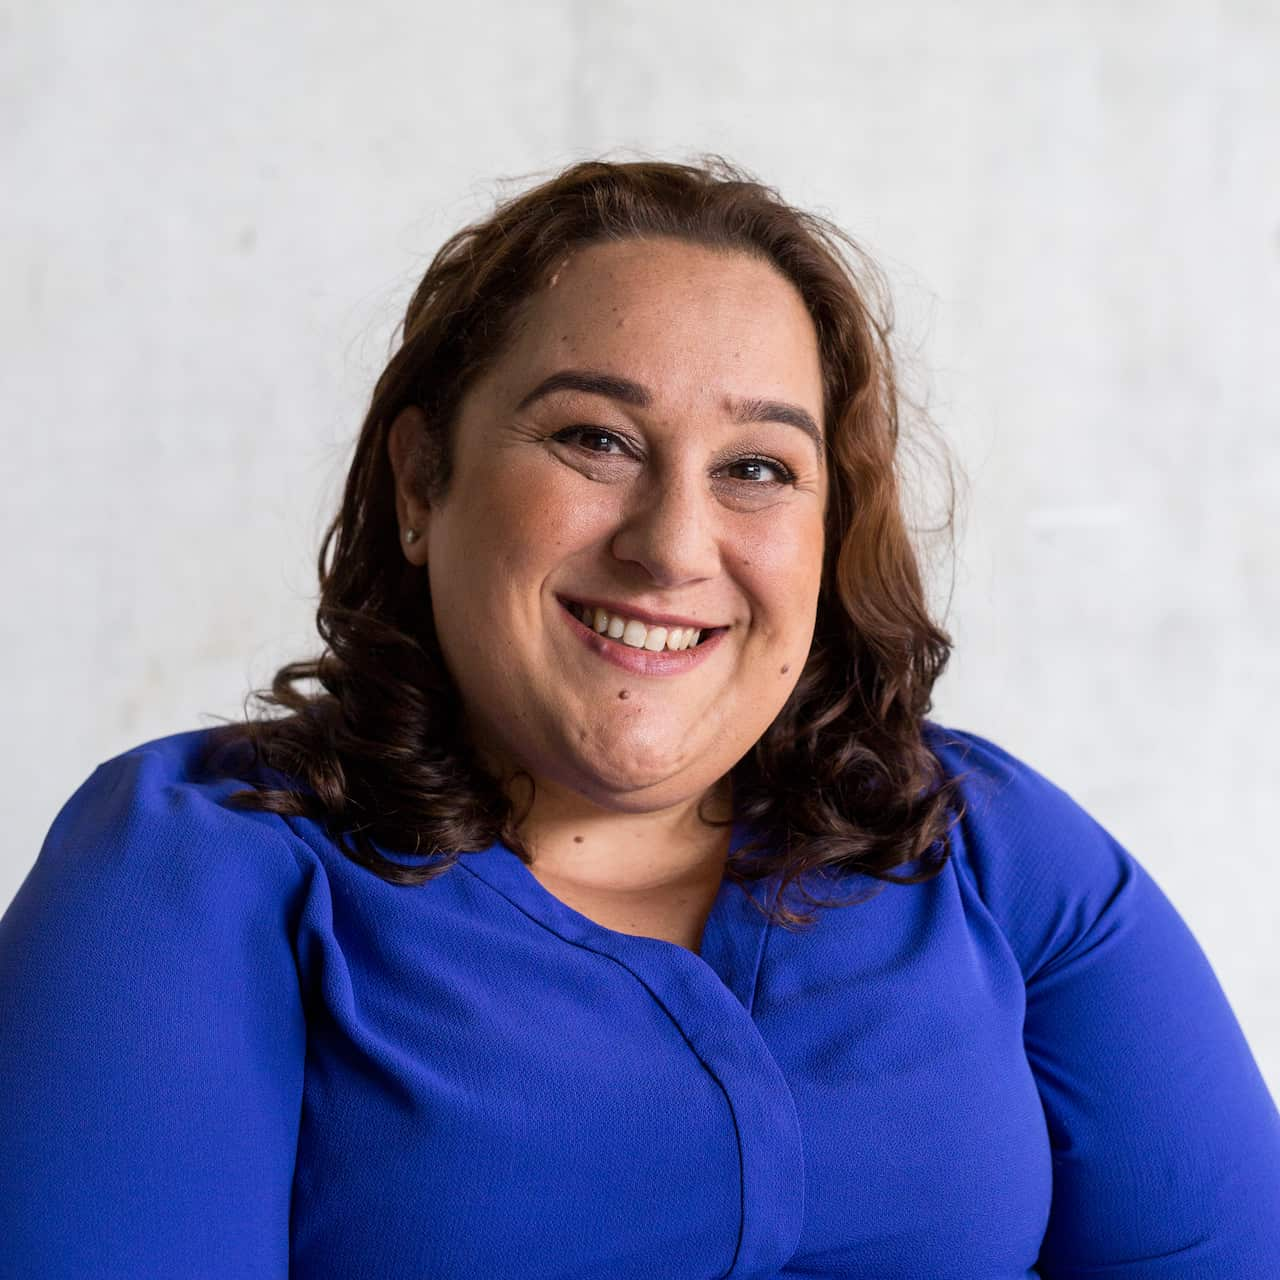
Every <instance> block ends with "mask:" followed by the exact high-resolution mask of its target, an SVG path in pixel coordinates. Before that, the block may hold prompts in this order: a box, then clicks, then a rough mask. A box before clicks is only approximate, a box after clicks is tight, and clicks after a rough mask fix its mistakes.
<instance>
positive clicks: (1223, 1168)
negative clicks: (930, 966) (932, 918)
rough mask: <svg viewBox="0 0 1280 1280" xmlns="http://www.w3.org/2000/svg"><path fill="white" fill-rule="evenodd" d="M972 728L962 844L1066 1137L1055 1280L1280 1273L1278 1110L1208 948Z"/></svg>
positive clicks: (1053, 1134) (1238, 1278) (961, 762)
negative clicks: (1012, 955) (1018, 985)
mask: <svg viewBox="0 0 1280 1280" xmlns="http://www.w3.org/2000/svg"><path fill="white" fill-rule="evenodd" d="M965 736H966V737H967V738H968V743H969V747H968V750H967V752H966V753H958V754H957V755H956V756H955V764H956V766H957V767H959V768H961V769H964V768H968V769H970V770H974V771H975V783H976V784H977V785H976V786H975V787H974V790H973V795H974V798H975V805H974V809H973V812H972V813H971V815H970V816H969V817H967V818H966V820H965V824H964V829H965V843H966V846H967V853H966V857H967V859H968V861H969V862H970V863H971V865H972V866H973V868H974V869H975V872H976V876H977V879H978V880H979V881H980V886H979V887H980V891H981V893H982V895H983V898H984V900H985V901H986V902H987V905H988V906H989V908H990V909H991V910H992V912H993V914H994V915H995V916H996V917H997V919H999V920H1000V921H1001V924H1002V927H1003V928H1004V932H1005V935H1006V937H1007V939H1008V940H1009V943H1010V945H1011V947H1013V949H1014V951H1015V952H1016V954H1017V956H1018V961H1019V965H1020V967H1021V969H1022V972H1023V977H1024V980H1025V985H1026V1022H1025V1026H1024V1036H1023V1038H1024V1044H1025V1048H1026V1054H1027V1059H1028V1061H1029V1062H1030V1064H1031V1067H1032V1070H1033V1072H1034V1074H1035V1079H1036V1082H1037V1086H1038V1089H1039V1093H1040V1098H1041V1102H1042V1104H1043V1106H1044V1112H1045V1118H1046V1121H1047V1125H1048V1130H1049V1136H1050V1142H1051V1147H1052V1159H1053V1199H1052V1206H1051V1212H1050V1217H1049V1223H1048V1228H1047V1231H1046V1233H1045V1236H1044V1241H1043V1245H1042V1251H1041V1255H1040V1261H1039V1268H1040V1271H1041V1274H1042V1275H1044V1276H1045V1277H1046V1278H1047V1280H1157V1277H1158V1278H1159V1280H1193V1278H1194V1280H1205V1278H1207V1277H1212V1280H1259V1278H1260V1277H1263V1276H1275V1275H1280V1113H1277V1110H1276V1105H1275V1102H1274V1101H1273V1100H1272V1098H1271V1096H1270V1094H1269V1093H1268V1091H1267V1088H1266V1085H1265V1083H1264V1081H1263V1079H1262V1076H1261V1073H1260V1072H1259V1070H1258V1067H1257V1064H1256V1063H1255V1061H1254V1059H1253V1055H1252V1054H1251V1052H1250V1050H1249V1046H1248V1044H1247V1043H1246V1041H1245V1037H1244V1035H1243V1033H1242V1031H1241V1029H1240V1025H1239V1023H1238V1022H1237V1020H1236V1017H1235V1015H1234V1013H1233V1012H1232V1010H1231V1007H1230V1005H1229V1004H1228V1002H1227V999H1226V996H1225V995H1224V993H1223V991H1222V988H1221V986H1220V985H1219V983H1218V980H1217V978H1216V977H1215V975H1214V973H1213V970H1212V968H1211V967H1210V965H1209V962H1208V960H1207V959H1206V957H1205V955H1204V953H1203V951H1202V950H1201V948H1200V946H1199V945H1198V943H1197V942H1196V940H1195V938H1194V937H1193V936H1192V934H1191V931H1190V930H1189V929H1188V927H1187V925H1186V924H1185V923H1184V921H1183V920H1182V918H1181V917H1180V916H1179V915H1178V913H1177V911H1176V910H1175V909H1174V907H1173V906H1172V905H1171V903H1170V902H1169V900H1168V899H1167V898H1166V896H1165V895H1164V893H1163V892H1162V891H1161V890H1160V888H1159V887H1158V886H1157V885H1156V883H1155V882H1154V880H1153V879H1152V878H1151V876H1150V875H1149V874H1148V873H1147V872H1146V870H1145V869H1144V868H1143V867H1142V866H1140V865H1139V864H1138V862H1137V861H1136V860H1135V859H1134V858H1133V857H1132V856H1131V855H1130V854H1129V853H1128V852H1127V851H1126V850H1125V849H1124V848H1122V847H1121V845H1120V844H1119V843H1118V842H1117V841H1116V840H1115V839H1114V838H1113V837H1112V836H1111V835H1109V834H1108V833H1107V831H1105V830H1104V829H1103V828H1102V827H1101V826H1100V825H1099V824H1098V823H1097V822H1096V821H1094V819H1093V818H1092V817H1090V816H1089V815H1088V814H1087V813H1086V812H1085V811H1084V810H1083V809H1082V808H1081V807H1080V806H1079V805H1078V804H1076V802H1075V801H1073V800H1072V799H1071V798H1070V797H1069V796H1068V795H1067V794H1066V793H1065V792H1063V791H1062V790H1060V789H1059V788H1058V787H1056V786H1054V785H1053V784H1052V783H1050V782H1048V781H1047V780H1046V779H1045V778H1043V777H1042V776H1041V775H1040V774H1038V773H1036V772H1035V771H1034V770H1032V769H1030V768H1029V767H1028V766H1027V765H1025V764H1023V763H1022V762H1021V761H1019V760H1017V759H1015V758H1014V757H1012V756H1010V755H1009V754H1008V753H1007V752H1005V751H1003V750H1002V749H1001V748H999V747H997V746H995V745H994V744H992V743H990V742H987V741H986V740H985V739H981V738H977V737H976V736H975V735H965ZM1205 874H1206V875H1212V874H1213V870H1212V867H1211V865H1206V868H1205Z"/></svg>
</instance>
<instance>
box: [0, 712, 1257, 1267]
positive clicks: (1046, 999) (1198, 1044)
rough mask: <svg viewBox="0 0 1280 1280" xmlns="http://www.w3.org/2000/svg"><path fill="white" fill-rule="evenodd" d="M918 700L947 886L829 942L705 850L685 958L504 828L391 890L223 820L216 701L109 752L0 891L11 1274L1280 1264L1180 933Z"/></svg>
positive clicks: (1023, 786) (321, 854) (1228, 1031)
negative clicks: (942, 833)
mask: <svg viewBox="0 0 1280 1280" xmlns="http://www.w3.org/2000/svg"><path fill="white" fill-rule="evenodd" d="M927 729H928V733H929V735H930V740H931V742H932V743H933V745H934V747H935V749H936V750H937V751H938V754H939V756H940V758H941V759H942V760H943V762H944V764H945V766H946V768H947V770H948V772H950V773H962V774H963V775H965V780H964V783H963V785H964V788H965V794H966V796H967V798H968V801H969V811H968V813H967V815H966V816H965V818H964V819H963V821H962V823H961V824H960V825H959V827H958V829H957V831H956V832H955V833H954V836H953V839H954V854H953V857H952V859H951V860H950V862H949V863H948V865H947V866H946V868H945V869H944V871H943V872H942V874H941V875H940V876H938V877H937V878H936V879H935V880H933V881H930V882H928V883H925V884H920V885H903V886H898V885H890V886H887V887H885V888H884V889H883V890H882V891H881V892H879V893H877V894H876V895H875V896H873V897H871V898H869V899H868V900H866V901H863V902H858V903H852V904H850V905H848V906H844V907H839V908H835V909H830V910H825V911H821V912H819V915H818V923H817V924H816V925H815V926H814V927H813V928H811V929H809V930H789V929H784V928H781V927H779V926H769V925H768V924H767V922H766V921H765V920H764V918H763V917H762V916H761V915H760V913H759V912H758V911H757V910H756V908H755V906H754V905H753V903H752V901H751V898H752V897H755V898H757V899H758V900H760V901H765V900H766V898H767V896H768V895H770V894H773V893H776V891H777V883H776V880H770V881H765V882H762V883H759V884H756V885H755V886H753V887H752V888H751V890H750V894H748V892H746V891H744V890H743V889H742V888H741V887H740V886H738V885H736V884H734V883H733V882H732V881H726V882H725V883H724V885H723V886H722V888H721V891H720V894H719V897H718V898H717V900H716V902H715V905H714V908H713V910H712V912H711V915H710V918H709V920H708V921H707V926H706V932H705V937H704V940H703V945H702V950H701V953H700V954H694V953H693V952H691V951H689V950H687V949H685V948H682V947H680V946H678V945H676V944H674V943H670V942H665V941H661V940H658V939H653V938H641V937H632V936H629V935H626V934H622V933H617V932H614V931H612V930H610V929H607V928H604V927H602V926H599V925H597V924H595V923H594V922H592V921H591V920H589V919H587V918H586V917H584V916H582V915H580V914H578V913H577V912H576V911H574V910H572V909H571V908H569V907H568V906H566V905H565V904H563V903H561V902H560V901H559V900H558V899H556V898H555V897H554V896H553V895H552V894H551V893H549V892H548V891H547V890H546V889H544V888H543V887H542V886H541V885H540V884H539V882H538V881H537V880H536V879H535V878H534V877H533V875H532V874H531V872H530V871H529V869H528V868H527V867H526V866H525V865H524V864H523V863H521V862H520V860H519V859H518V858H517V857H516V856H515V854H514V853H512V852H511V851H510V850H508V849H506V848H504V847H502V846H500V845H498V846H494V847H493V848H490V849H486V850H478V851H473V852H468V853H466V854H464V855H463V856H462V858H461V860H460V862H459V864H458V865H457V866H455V867H454V868H452V869H451V870H450V871H448V872H446V873H445V874H444V875H443V876H441V877H439V878H437V879H436V880H433V881H431V882H430V883H428V884H427V885H423V886H418V887H412V888H407V887H397V886H393V885H390V884H388V883H386V882H385V881H383V880H381V879H379V878H378V877H376V876H375V875H373V874H372V873H370V872H368V871H365V870H363V869H361V868H359V867H357V866H356V865H355V864H353V863H352V862H350V861H349V860H348V859H346V858H345V857H344V856H342V854H341V853H340V851H339V850H338V849H337V848H336V847H335V846H334V845H333V844H332V843H331V842H330V840H329V839H327V838H326V836H325V835H324V834H323V832H322V830H321V829H320V828H319V827H317V826H316V825H314V824H312V823H309V822H306V821H301V820H287V821H286V820H285V819H282V818H279V817H276V816H273V815H262V814H250V813H244V812H239V811H236V810H233V809H231V808H230V807H228V806H227V805H226V804H225V797H226V796H227V795H228V794H229V793H230V792H231V791H233V790H236V789H237V788H238V786H239V785H241V784H240V783H238V782H236V781H234V780H232V779H229V778H226V777H209V776H205V775H203V774H202V773H201V772H200V770H199V767H198V759H199V756H200V752H201V749H202V747H203V746H204V744H205V738H206V731H205V730H193V731H191V732H189V733H183V734H177V735H174V736H172V737H168V738H162V739H159V740H157V741H155V742H150V743H147V744H144V745H142V746H139V747H137V748H136V749H134V750H132V751H129V752H127V753H125V754H123V755H121V756H119V757H117V758H115V759H113V760H110V761H108V762H106V763H105V764H103V765H101V766H99V767H98V769H97V770H96V771H95V772H94V773H93V774H92V775H91V776H90V778H89V779H88V780H87V781H86V782H85V783H84V784H83V785H82V786H81V787H80V789H79V790H78V791H77V792H76V793H75V794H74V796H72V798H71V799H70V800H69V801H68V803H67V804H66V805H65V806H64V808H63V809H62V811H61V812H60V813H59V814H58V816H57V818H56V820H55V821H54V823H53V826H52V829H51V830H50V833H49V836H48V838H47V840H46V842H45V844H44V846H43V848H42V849H41V851H40V854H39V857H38V859H37V861H36V863H35V866H34V867H33V869H32V870H31V872H30V874H29V875H28V876H27V878H26V880H25V881H24V883H23V885H22V887H21V889H20V890H19V892H18V895H17V897H16V898H15V900H14V901H13V903H12V904H11V905H10V907H9V909H8V910H7V912H6V913H5V915H4V917H3V920H0V1036H2V1038H0V1113H2V1115H3V1121H2V1123H0V1275H3V1276H5V1277H17V1276H21V1277H23V1278H24V1280H28V1278H30V1277H98V1276H102V1277H106V1276H111V1277H129V1278H130V1280H143V1278H145V1277H166V1278H174V1277H183V1278H184V1280H193V1278H197V1277H218V1278H219V1280H227V1278H234V1277H241V1276H244V1277H277V1276H279V1277H283V1276H286V1275H290V1276H293V1277H303V1278H306V1280H311V1278H313V1277H326V1278H339V1280H340V1278H343V1277H362V1278H364V1277H424V1278H425V1277H431V1278H433V1280H453V1278H455V1277H467V1278H468V1280H476V1278H478V1277H484V1278H486V1280H493V1278H499V1280H500V1278H501V1277H521V1278H523V1280H536V1278H538V1277H564V1278H566V1280H569V1278H591V1280H597V1278H598V1280H628V1278H630V1277H636V1278H643V1280H661V1278H662V1277H671V1278H673V1280H701V1278H703V1277H721V1276H732V1277H738V1278H741V1280H746V1278H747V1277H773V1276H795V1277H799V1276H808V1277H823V1278H835V1277H857V1278H859V1280H893V1278H895V1277H902V1278H903V1280H907V1278H909V1280H943V1278H945V1277H957V1278H959V1277H963V1278H964V1280H1005V1278H1008V1280H1013V1278H1015V1277H1026V1276H1030V1275H1042V1276H1046V1277H1057V1278H1060V1280H1077V1278H1078V1280H1085V1278H1086V1277H1087V1278H1088V1280H1112V1278H1114V1280H1138V1278H1139V1277H1142V1278H1143V1280H1146V1278H1148V1277H1150V1278H1151V1280H1156V1278H1157V1277H1158V1278H1160V1280H1174V1278H1178V1280H1183V1278H1185V1280H1191V1277H1195V1278H1196V1280H1204V1278H1206V1277H1211V1278H1212V1280H1235V1278H1239V1280H1244V1278H1245V1277H1248V1278H1249V1280H1257V1278H1258V1277H1266V1276H1275V1275H1280V1115H1278V1114H1277V1111H1276V1107H1275V1104H1274V1102H1273V1100H1272V1098H1271V1097H1270V1095H1269V1094H1268V1092H1267V1089H1266V1087H1265V1085H1264V1083H1263V1080H1262V1078H1261V1075H1260V1073H1259V1071H1258V1069H1257V1066H1256V1065H1255V1062H1254V1060H1253V1058H1252V1056H1251V1054H1250V1051H1249V1048H1248V1046H1247V1044H1246V1042H1245V1040H1244V1037H1243V1035H1242V1034H1241V1031H1240V1028H1239V1025H1238V1024H1237V1022H1236V1019H1235V1017H1234V1016H1233V1014H1232V1012H1231V1009H1230V1006H1229V1005H1228V1003H1227V1001H1226V999H1225V997H1224V995H1223V993H1222V990H1221V988H1220V986H1219V984H1218V982H1217V980H1216V978H1215V977H1214V974H1213V972H1212V970H1211V968H1210V966H1209V964H1208V963H1207V961H1206V959H1205V957H1204V954H1203V953H1202V951H1201V949H1200V948H1199V946H1198V945H1197V943H1196V942H1195V940H1194V939H1193V937H1192V935H1191V934H1190V932H1189V931H1188V929H1187V927H1186V925H1185V924H1184V922H1183V921H1182V920H1181V918H1180V917H1179V916H1178V915H1177V914H1176V913H1175V911H1174V909H1173V907H1172V906H1171V905H1170V903H1169V901H1168V900H1167V898H1166V897H1165V896H1164V895H1163V894H1162V893H1161V891H1160V890H1159V888H1157V886H1156V885H1155V883H1154V882H1153V881H1152V879H1151V878H1150V876H1149V875H1148V874H1147V873H1146V871H1145V870H1144V869H1143V868H1142V867H1141V866H1140V865H1139V864H1138V863H1137V862H1136V861H1135V860H1134V859H1133V857H1132V856H1130V854H1129V853H1128V852H1126V851H1125V850H1124V849H1123V848H1121V847H1120V846H1119V845H1118V844H1117V842H1116V841H1115V840H1114V839H1113V838H1112V837H1111V836H1110V835H1108V833H1107V832H1106V831H1105V830H1104V829H1102V828H1101V827H1100V826H1099V825H1098V824H1097V823H1096V822H1095V821H1094V820H1093V819H1092V818H1090V817H1089V816H1088V815H1087V814H1086V813H1085V812H1084V811H1083V810H1082V809H1081V808H1080V807H1079V806H1078V805H1077V804H1076V803H1075V802H1074V801H1072V800H1071V799H1070V798H1069V797H1068V796H1067V795H1066V794H1065V793H1064V792H1063V791H1061V790H1060V789H1058V788H1057V787H1055V786H1054V785H1052V784H1051V783H1049V782H1048V781H1046V780H1045V779H1044V778H1043V777H1042V776H1041V775H1040V774H1038V773H1037V772H1035V771H1034V770H1033V769H1031V768H1029V767H1028V766H1027V765H1026V764H1024V763H1022V762H1020V761H1019V760H1017V759H1015V758H1014V757H1012V756H1010V755H1009V754H1008V753H1007V752H1005V751H1004V750H1002V749H1001V748H999V747H997V746H995V745H994V744H992V743H991V742H989V741H986V740H985V739H982V738H980V737H977V736H976V735H973V734H969V733H963V732H958V731H955V730H949V729H944V728H942V727H941V726H938V725H936V724H932V723H930V724H929V725H928V726H927ZM744 838H745V833H744V831H743V830H742V829H741V828H740V827H738V828H735V831H734V846H735V847H737V846H738V845H740V844H741V843H742V841H743V839H744ZM1210 874H1211V872H1210ZM869 883H870V882H866V881H859V882H857V883H855V882H854V880H853V878H852V877H850V878H849V880H848V884H847V885H846V886H845V887H846V888H847V889H848V891H849V892H851V893H852V892H855V891H856V890H858V889H860V888H865V887H867V885H868V884H869ZM821 888H822V891H823V892H828V891H829V890H830V889H831V888H832V886H831V885H824V886H821ZM796 901H797V903H798V904H799V901H800V900H799V899H796Z"/></svg>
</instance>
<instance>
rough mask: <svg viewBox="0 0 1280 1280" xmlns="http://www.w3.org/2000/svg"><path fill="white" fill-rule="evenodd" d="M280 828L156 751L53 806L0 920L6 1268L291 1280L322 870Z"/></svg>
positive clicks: (41, 1273)
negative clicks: (311, 872)
mask: <svg viewBox="0 0 1280 1280" xmlns="http://www.w3.org/2000/svg"><path fill="white" fill-rule="evenodd" d="M162 741H163V740H162ZM235 789H236V787H235V786H234V785H231V786H228V787H226V788H225V790H227V791H230V790H235ZM258 818H263V819H266V820H265V821H257V820H256V819H258ZM272 822H275V823H276V824H277V826H276V827H273V826H272ZM282 831H283V824H280V823H279V820H278V819H269V818H268V816H267V815H246V814H243V813H237V812H235V811H233V810H230V809H228V808H227V807H226V806H224V805H222V804H220V803H219V797H218V793H217V792H216V790H210V789H209V788H207V787H202V786H196V785H192V784H191V783H189V782H187V781H182V780H178V779H175V777H174V767H173V762H172V759H171V757H170V755H169V754H168V753H167V751H166V750H148V749H147V748H145V747H143V748H138V749H137V750H136V751H134V752H131V753H127V754H125V755H123V756H120V757H117V758H116V759H115V760H112V761H108V762H107V763H106V764H103V765H100V766H99V767H98V769H97V770H96V771H95V772H94V773H93V774H92V775H91V777H90V778H89V779H88V781H86V782H85V783H84V784H83V785H82V786H81V787H80V789H79V790H78V791H77V792H76V793H75V795H74V796H72V798H71V799H70V800H69V801H68V802H67V804H66V805H65V806H64V807H63V809H62V811H61V812H60V813H59V814H58V816H57V818H56V819H55V821H54V823H53V826H52V828H51V829H50V831H49V834H48V836H47V838H46V840H45V842H44V845H43V846H42V848H41V850H40V853H39V856H38V858H37V859H36V862H35V865H34V866H33V867H32V869H31V871H30V872H29V873H28V875H27V877H26V879H25V880H24V882H23V883H22V886H21V888H20V889H19V891H18V894H17V896H16V897H15V899H14V900H13V902H12V903H11V904H10V906H9V908H8V910H7V911H6V912H5V914H4V916H3V918H2V919H0V1115H2V1116H3V1120H2V1121H0V1276H4V1277H18V1276H21V1277H23V1278H24V1280H31V1278H32V1277H41V1278H47V1280H55V1278H59V1280H60V1278H61V1277H67V1278H68V1280H70V1278H71V1277H76V1278H77V1280H85V1278H86V1277H120V1278H121V1280H123V1278H124V1277H128V1278H129V1280H144V1278H147V1277H157V1278H158V1277H165V1280H175V1278H176V1277H183V1280H195V1278H197V1277H204V1276H208V1277H215V1276H216V1277H219V1278H220V1280H227V1278H231V1277H242V1276H243V1277H254V1278H255V1280H269V1278H270V1277H273V1276H279V1277H285V1276H287V1275H288V1269H289V1206H290V1191H291V1186H292V1178H293V1168H294V1157H295V1151H296V1147H297V1136H298V1126H299V1115H300V1106H301V1095H302V1074H303V1055H304V1050H305V1045H306V1031H305V1023H304V1017H303V1009H302V1001H301V998H300V992H299V981H298V973H297V965H296V962H295V957H294V948H293V944H292V942H291V930H292V919H293V917H294V914H295V910H296V907H297V904H298V902H299V900H300V895H301V893H302V891H303V883H304V878H305V869H304V867H303V865H302V863H301V862H300V858H299V855H298V854H297V853H296V852H295V851H294V850H293V849H292V847H291V845H290V843H289V840H288V839H287V838H286V836H285V835H284V834H282Z"/></svg>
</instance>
